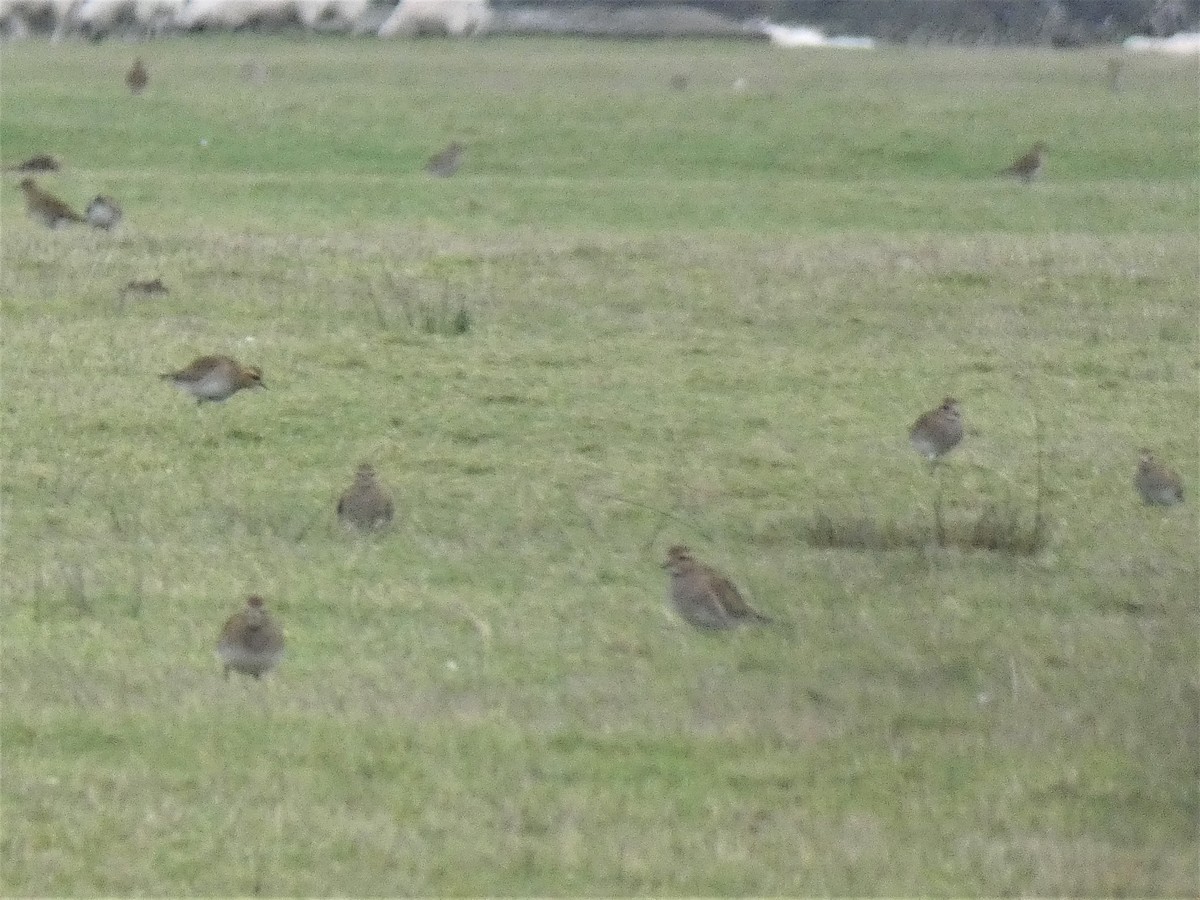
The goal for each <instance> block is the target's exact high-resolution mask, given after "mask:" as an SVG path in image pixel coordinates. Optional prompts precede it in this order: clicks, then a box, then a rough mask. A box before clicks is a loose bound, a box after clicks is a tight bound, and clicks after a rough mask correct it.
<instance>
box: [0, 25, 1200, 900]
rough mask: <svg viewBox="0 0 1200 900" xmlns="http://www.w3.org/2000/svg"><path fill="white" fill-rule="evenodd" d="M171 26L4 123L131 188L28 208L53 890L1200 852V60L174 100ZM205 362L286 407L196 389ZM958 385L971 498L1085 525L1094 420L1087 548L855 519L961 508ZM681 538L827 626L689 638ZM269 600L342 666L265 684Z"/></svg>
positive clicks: (26, 390) (487, 84) (27, 329)
mask: <svg viewBox="0 0 1200 900" xmlns="http://www.w3.org/2000/svg"><path fill="white" fill-rule="evenodd" d="M134 52H135V51H134V49H133V48H130V47H125V46H121V45H118V44H115V43H110V44H105V45H99V46H79V45H68V46H62V45H60V46H46V45H42V44H25V45H13V46H10V47H6V48H5V51H4V59H3V63H2V64H0V66H2V68H0V75H2V78H3V84H4V94H3V117H2V119H0V155H2V156H3V159H4V160H5V161H6V162H13V161H15V160H19V159H22V158H24V157H25V156H27V155H29V154H32V153H34V152H41V151H52V152H56V153H58V154H60V155H61V156H62V157H63V158H64V159H65V160H66V162H67V169H66V170H65V171H64V172H63V173H61V174H60V175H58V176H55V177H53V178H49V179H46V180H45V182H46V184H47V185H48V186H50V187H51V188H52V189H53V190H54V191H56V192H57V193H59V194H60V195H61V196H63V197H64V198H66V199H68V200H70V201H71V202H72V203H74V204H76V205H77V206H78V205H82V203H83V202H84V201H86V199H87V198H88V197H90V196H92V195H93V194H95V193H98V192H105V193H112V194H114V195H116V196H118V197H119V198H121V200H122V201H123V202H124V204H125V206H126V210H127V216H128V220H127V223H126V225H125V226H124V227H123V228H122V229H121V230H120V231H119V232H118V233H116V234H114V235H99V234H91V233H83V232H80V231H72V232H63V233H57V234H49V233H47V232H44V231H40V230H37V229H35V228H34V227H33V225H32V224H31V223H29V222H28V221H27V220H26V219H25V218H24V217H23V216H22V215H21V212H20V195H19V192H17V191H15V190H14V189H13V187H12V180H11V179H7V180H6V181H5V183H4V185H3V189H2V190H3V195H2V197H0V217H2V218H0V227H2V229H3V255H2V257H0V263H2V265H3V274H2V280H0V289H2V294H0V299H2V300H3V312H4V321H3V326H4V327H3V358H2V363H3V370H2V374H3V385H2V387H3V394H2V397H3V409H4V420H3V435H2V440H3V444H2V450H3V457H2V458H3V471H2V473H0V474H2V482H0V483H2V489H3V495H2V498H0V499H2V501H3V512H4V521H3V527H4V530H3V551H4V559H3V567H2V573H0V575H2V581H0V586H2V588H3V602H4V615H3V621H4V630H3V643H4V647H3V649H4V654H3V663H2V665H3V685H4V692H5V703H4V709H3V725H4V728H3V762H4V767H3V768H4V772H3V816H4V828H3V839H2V840H3V843H2V844H0V849H2V851H3V871H2V876H3V888H4V890H5V892H9V893H19V894H48V893H49V894H64V893H106V894H116V893H150V894H178V893H184V892H195V893H206V894H236V893H250V892H255V891H260V892H263V893H268V894H294V893H315V894H347V895H355V894H368V893H372V894H380V893H381V894H397V893H426V894H448V893H520V894H546V893H655V894H664V893H677V892H684V893H703V894H720V893H745V892H759V893H791V894H799V893H829V892H852V893H876V892H882V893H911V892H920V893H955V894H965V893H977V892H985V893H993V894H995V893H1007V892H1022V893H1073V894H1089V893H1137V894H1165V893H1195V892H1196V890H1197V875H1196V863H1195V857H1194V847H1195V844H1196V841H1197V833H1196V822H1197V816H1198V798H1197V789H1196V781H1197V775H1198V770H1197V755H1198V753H1200V748H1198V747H1197V743H1196V742H1197V709H1198V703H1200V699H1198V698H1200V679H1198V677H1197V672H1196V661H1197V650H1198V647H1197V639H1196V629H1197V598H1196V581H1197V577H1198V566H1197V558H1196V548H1197V544H1198V539H1200V535H1198V529H1197V518H1196V512H1195V510H1196V506H1195V501H1194V496H1195V492H1196V490H1197V489H1198V488H1200V478H1197V431H1198V416H1197V402H1196V384H1197V371H1198V369H1197V348H1198V342H1197V308H1196V287H1197V278H1198V273H1197V261H1196V255H1195V242H1196V237H1197V221H1196V208H1197V191H1196V180H1195V175H1196V146H1195V133H1194V122H1195V119H1196V101H1195V94H1194V89H1193V88H1194V64H1192V63H1187V64H1183V63H1178V62H1173V61H1163V60H1153V59H1143V58H1137V59H1134V60H1132V61H1131V64H1130V67H1129V71H1128V78H1127V80H1126V85H1127V86H1126V90H1125V91H1124V92H1123V93H1122V94H1119V95H1113V94H1110V93H1109V92H1108V91H1107V89H1106V86H1105V75H1104V70H1105V59H1104V57H1102V56H1094V55H1086V54H1060V55H1049V54H1042V53H1020V54H1003V55H1001V54H994V55H987V54H984V55H977V54H976V55H972V54H965V53H956V52H938V53H921V54H916V53H907V52H906V53H901V52H880V53H874V54H851V53H819V52H795V53H791V52H771V51H767V50H764V49H763V48H758V47H753V48H752V47H747V46H742V45H720V44H686V43H679V44H629V45H623V44H575V43H570V42H544V43H543V42H535V41H501V40H492V41H487V42H481V43H476V44H446V43H439V42H426V43H420V44H414V45H410V44H380V43H375V42H371V41H365V40H363V41H349V40H332V39H330V40H321V41H293V40H284V39H274V40H260V39H252V38H204V39H193V40H188V41H171V42H162V43H156V44H151V45H145V46H141V47H138V48H137V52H141V53H143V55H144V56H145V57H146V59H147V63H148V65H149V67H150V70H151V74H152V82H151V88H150V90H149V92H148V94H147V95H146V96H145V97H142V98H140V99H137V100H134V99H132V98H129V97H127V96H126V95H125V93H124V89H123V87H122V85H121V82H120V75H121V73H122V72H123V71H124V68H125V67H126V66H127V65H128V62H129V60H130V59H131V57H132V55H133V53H134ZM250 59H257V60H261V61H263V62H264V63H265V64H266V65H267V67H268V69H269V71H270V73H271V77H270V80H269V82H268V83H267V84H266V85H265V86H261V87H256V86H253V85H250V84H248V83H246V82H245V81H243V80H242V79H241V78H240V76H239V69H240V67H241V65H242V64H243V63H244V62H245V61H247V60H250ZM676 73H686V74H688V75H689V77H690V84H689V88H688V90H686V91H684V92H675V91H672V90H671V89H670V88H669V84H668V83H669V80H670V77H671V76H672V75H674V74H676ZM739 78H742V79H745V90H741V91H739V90H735V89H734V87H733V83H734V81H735V80H736V79H739ZM456 136H457V137H463V138H465V139H466V140H467V142H468V143H469V145H470V151H469V156H468V159H467V163H466V165H465V167H464V170H463V172H462V173H461V174H460V175H459V176H458V177H456V178H455V179H453V180H450V181H446V182H433V181H430V180H428V179H427V178H425V177H424V176H423V175H422V174H421V173H420V171H419V169H420V165H421V164H422V162H423V161H424V159H425V158H426V157H427V156H428V155H429V154H430V153H431V152H433V151H434V150H436V149H438V148H439V147H440V146H441V145H442V144H444V143H445V142H446V141H447V140H448V139H450V138H451V137H456ZM1037 138H1043V139H1045V140H1047V141H1048V142H1049V143H1050V145H1051V148H1052V151H1051V153H1052V155H1051V162H1050V168H1049V171H1048V174H1047V178H1046V179H1045V181H1044V182H1042V183H1040V184H1038V185H1035V186H1033V187H1032V188H1026V187H1024V186H1022V185H1016V184H1011V183H1008V182H1005V181H1003V180H1000V179H997V178H994V177H992V176H991V175H990V173H991V172H993V171H995V170H996V169H998V168H1000V167H1001V166H1003V165H1005V164H1006V163H1007V162H1008V161H1010V159H1011V158H1012V157H1013V156H1014V155H1015V154H1017V153H1018V152H1021V151H1023V150H1024V149H1025V147H1026V146H1027V145H1028V144H1029V143H1031V142H1032V141H1033V140H1034V139H1037ZM201 139H204V140H206V141H207V145H206V146H202V145H201V143H200V141H201ZM153 275H161V276H162V277H163V279H164V280H165V281H166V282H167V284H168V285H169V286H170V288H171V290H172V293H171V295H170V296H169V297H167V298H165V299H162V300H152V301H148V300H129V301H124V302H123V301H122V300H121V299H120V298H119V297H118V288H119V286H120V285H121V284H123V283H124V282H125V281H126V280H128V279H130V278H135V277H150V276H153ZM460 300H465V301H466V302H467V303H468V304H469V306H470V309H471V312H472V315H473V327H472V328H471V330H470V331H469V332H468V333H467V334H466V335H462V336H456V337H452V336H445V335H440V334H429V333H425V332H424V331H423V330H422V329H421V328H419V327H413V326H412V325H410V324H409V320H410V319H411V318H412V317H413V315H414V314H417V313H419V311H420V310H421V309H424V308H433V309H436V308H438V307H439V306H440V305H441V304H442V303H444V302H450V303H451V304H454V303H458V302H460ZM200 352H232V353H235V354H237V355H239V356H241V357H243V358H245V359H246V360H247V361H251V362H255V363H257V364H259V365H261V366H262V367H263V368H264V370H265V372H266V380H267V382H268V384H269V386H270V390H269V391H268V392H261V393H255V394H251V395H242V396H239V397H237V398H235V399H234V400H233V401H231V402H230V403H228V404H226V405H224V406H219V407H209V408H205V409H202V410H200V411H199V412H197V411H196V409H195V408H194V406H193V405H191V404H190V403H189V402H188V401H187V400H186V399H185V398H184V397H182V396H180V395H178V394H177V393H176V392H173V391H172V390H170V389H169V388H167V387H166V386H164V385H162V384H161V383H159V382H158V381H157V380H156V379H155V378H154V375H155V373H157V372H160V371H163V370H165V369H166V368H168V367H172V366H175V365H178V364H181V363H182V362H185V361H186V360H187V359H189V358H190V357H191V356H192V355H195V354H197V353H200ZM945 393H953V394H955V395H956V396H958V397H959V398H960V399H962V400H963V402H964V406H965V410H966V415H967V417H968V424H969V428H968V439H967V441H966V442H965V444H964V446H963V448H962V450H961V451H959V452H957V453H956V454H955V456H954V457H952V460H951V464H950V465H949V466H948V470H949V471H948V472H947V475H946V491H947V500H948V504H949V508H950V515H951V516H952V517H956V516H957V517H974V516H975V515H976V514H977V513H978V511H979V510H980V509H982V508H983V507H985V506H986V505H988V504H990V503H995V504H1003V503H1005V502H1007V501H1008V500H1009V499H1010V498H1011V499H1012V500H1014V501H1015V502H1018V503H1021V504H1022V505H1023V507H1024V508H1025V509H1028V504H1029V501H1030V495H1031V492H1032V491H1031V485H1030V479H1031V476H1032V470H1033V455H1034V448H1033V434H1034V416H1035V415H1039V416H1040V417H1041V418H1042V420H1043V421H1044V424H1045V429H1046V455H1047V466H1048V470H1049V475H1048V480H1049V495H1050V496H1049V501H1050V511H1051V515H1052V517H1053V521H1054V527H1053V534H1052V543H1051V547H1050V549H1049V550H1047V551H1046V552H1044V553H1042V554H1040V555H1039V556H1037V557H1036V558H1033V559H1028V560H1021V559H1018V560H1013V559H1006V558H997V557H994V556H991V555H987V554H982V553H953V552H933V551H918V550H912V551H907V552H904V551H901V552H894V553H887V554H877V553H865V552H848V551H822V550H816V549H813V548H811V547H810V546H808V545H807V544H806V543H805V542H804V539H803V537H804V533H805V528H806V525H807V524H808V523H809V522H810V520H811V519H812V517H813V515H814V514H815V513H816V512H817V511H819V510H824V511H826V512H828V513H830V514H832V515H834V516H840V515H846V514H850V515H854V516H858V515H866V516H872V517H876V518H877V519H879V520H881V521H896V522H908V523H923V522H926V521H928V518H929V509H930V500H931V490H930V481H929V475H928V473H927V472H926V471H925V470H924V469H923V468H922V467H921V466H920V465H919V463H918V461H917V460H916V459H915V458H914V457H913V455H912V453H911V451H910V450H909V449H908V447H907V446H906V441H905V429H906V428H907V426H908V425H909V423H910V422H911V421H912V419H913V418H914V417H915V416H916V414H917V413H918V412H920V411H921V410H922V409H924V408H926V407H928V406H929V405H930V404H931V403H933V402H936V400H938V399H939V398H940V397H941V396H942V395H944V394H945ZM1143 444H1147V445H1150V446H1152V447H1154V448H1156V449H1157V450H1159V451H1160V452H1161V454H1162V455H1163V456H1164V457H1166V458H1168V459H1171V460H1172V461H1173V462H1174V463H1175V464H1176V465H1178V466H1179V467H1180V468H1181V469H1183V470H1184V473H1185V478H1186V480H1187V484H1188V489H1189V492H1190V494H1191V498H1190V499H1191V502H1190V505H1188V506H1187V507H1184V508H1183V509H1176V510H1172V511H1169V512H1165V513H1164V512H1159V511H1155V510H1148V509H1145V508H1143V507H1142V506H1140V505H1139V504H1138V503H1137V502H1135V499H1134V497H1133V495H1132V491H1131V488H1130V480H1131V475H1132V467H1133V464H1134V459H1135V450H1136V448H1137V447H1139V446H1141V445H1143ZM366 457H369V458H371V459H373V460H374V461H375V462H376V464H377V466H378V467H379V468H380V470H381V472H382V473H383V474H384V477H385V479H386V480H387V481H388V482H389V483H390V484H391V485H392V486H393V488H394V490H395V493H396V495H397V498H398V499H399V501H400V502H399V506H400V508H401V514H400V517H399V523H398V527H397V528H396V530H395V531H394V533H392V534H390V535H387V536H385V537H382V538H379V539H375V540H356V539H354V538H351V537H348V536H346V535H343V534H341V533H340V532H339V531H338V530H337V529H336V528H335V527H334V525H333V523H332V522H331V518H332V515H331V513H332V507H331V504H332V498H333V497H335V496H336V494H337V492H338V491H339V490H340V489H341V488H342V487H343V486H344V485H345V484H346V483H347V481H348V478H349V474H350V472H351V471H352V469H353V467H354V465H355V464H356V463H357V461H358V460H359V459H360V458H366ZM676 540H685V541H687V542H689V543H691V544H693V545H694V546H695V547H696V548H697V549H698V550H700V551H701V552H702V553H703V554H704V555H706V556H707V557H708V558H710V559H711V560H713V561H714V562H717V563H718V564H720V565H722V566H724V567H726V568H728V569H729V570H730V571H731V572H732V573H733V574H734V575H735V576H736V578H737V579H738V580H739V581H740V582H742V583H743V584H744V585H746V586H747V587H748V588H749V590H750V592H751V594H752V595H753V596H754V598H755V601H756V603H757V604H758V605H759V606H761V607H762V608H764V609H766V610H768V611H770V612H772V613H774V614H776V615H778V616H780V617H782V618H784V619H786V620H788V621H790V622H791V623H793V625H794V626H795V632H794V634H792V635H788V634H784V633H763V632H759V633H744V634H735V635H727V636H716V637H714V636H707V635H699V634H695V633H692V632H690V631H688V630H685V629H683V628H682V627H680V626H678V625H676V624H675V623H674V620H673V619H671V618H670V617H668V616H667V615H665V613H664V611H663V607H662V603H661V599H660V598H661V595H662V591H663V577H662V574H661V572H660V571H659V569H658V568H657V563H658V561H659V560H660V558H661V554H662V551H663V549H664V547H665V545H666V544H668V543H671V542H673V541H676ZM252 590H253V591H259V592H262V593H263V594H264V595H266V596H267V597H268V600H269V601H270V602H271V604H272V605H273V606H274V607H275V608H276V609H277V610H278V611H279V613H280V615H281V616H282V618H283V619H284V621H285V623H286V625H287V629H288V636H289V641H290V644H289V657H288V659H287V660H286V661H285V663H284V665H283V667H282V668H281V670H280V671H279V672H278V673H277V677H274V678H272V679H271V680H270V682H269V683H267V684H264V685H258V684H246V683H241V682H232V683H228V684H227V683H223V682H222V681H221V680H220V678H219V677H218V676H217V675H216V664H215V661H214V660H213V658H212V655H211V654H212V650H211V648H212V644H213V641H214V639H215V633H216V630H217V628H218V627H219V625H220V622H221V621H222V619H223V618H224V617H225V616H226V615H228V613H229V612H231V611H232V610H233V609H234V608H236V606H237V605H238V603H239V602H240V600H241V598H242V597H243V596H244V595H245V594H246V593H247V592H249V591H252Z"/></svg>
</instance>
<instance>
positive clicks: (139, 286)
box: [121, 278, 170, 297]
mask: <svg viewBox="0 0 1200 900" xmlns="http://www.w3.org/2000/svg"><path fill="white" fill-rule="evenodd" d="M121 293H122V294H141V295H142V296H143V297H165V296H166V295H167V294H168V293H170V291H168V290H167V286H166V285H165V284H163V280H162V279H161V278H152V279H148V280H145V281H139V280H137V279H134V280H133V281H130V282H129V283H128V284H126V285H125V287H123V288H121Z"/></svg>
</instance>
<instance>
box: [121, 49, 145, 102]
mask: <svg viewBox="0 0 1200 900" xmlns="http://www.w3.org/2000/svg"><path fill="white" fill-rule="evenodd" d="M149 83H150V73H149V72H147V71H146V66H145V65H144V64H143V63H142V60H141V58H140V57H139V58H138V59H135V60H134V61H133V65H132V66H130V67H129V71H128V72H126V73H125V86H126V87H127V88H129V90H130V91H131V92H132V93H133V94H134V96H137V95H138V94H140V93H141V92H142V91H144V90H145V89H146V85H148V84H149Z"/></svg>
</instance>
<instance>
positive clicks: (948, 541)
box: [804, 419, 1049, 556]
mask: <svg viewBox="0 0 1200 900" xmlns="http://www.w3.org/2000/svg"><path fill="white" fill-rule="evenodd" d="M1035 444H1036V460H1037V465H1036V468H1035V474H1034V496H1033V510H1032V513H1031V514H1029V515H1025V514H1023V512H1022V510H1021V509H1020V507H1019V506H1018V505H1017V504H1015V503H1013V502H1011V501H1009V502H1007V503H1005V504H1003V505H996V504H990V503H989V504H987V505H985V506H984V507H983V508H982V509H981V510H980V511H978V512H977V513H974V514H973V515H971V514H968V515H964V516H958V517H955V518H952V519H949V520H948V519H947V515H946V511H945V508H944V507H945V503H944V494H945V491H944V488H943V477H942V471H941V470H940V469H938V470H937V471H935V475H936V487H935V488H934V498H933V522H932V523H930V525H923V524H920V523H915V522H887V521H879V520H876V519H873V518H871V517H870V516H858V517H852V516H844V515H839V516H831V515H829V514H828V513H826V512H824V511H818V512H817V513H816V514H814V516H813V518H812V521H811V522H810V523H809V524H808V526H807V527H806V529H805V535H804V537H805V540H806V541H807V542H808V543H809V544H811V545H812V546H814V547H821V548H827V549H845V550H911V549H919V548H922V547H928V546H930V545H934V546H937V547H957V548H959V549H962V550H990V551H992V552H994V553H1002V554H1006V555H1009V556H1032V555H1033V554H1035V553H1037V552H1039V551H1040V550H1044V549H1045V548H1046V545H1047V543H1048V539H1049V535H1048V532H1049V528H1048V526H1047V521H1046V515H1045V502H1044V497H1045V478H1044V472H1043V466H1042V456H1043V454H1042V444H1043V441H1042V425H1041V420H1040V419H1038V420H1037V421H1036V422H1035Z"/></svg>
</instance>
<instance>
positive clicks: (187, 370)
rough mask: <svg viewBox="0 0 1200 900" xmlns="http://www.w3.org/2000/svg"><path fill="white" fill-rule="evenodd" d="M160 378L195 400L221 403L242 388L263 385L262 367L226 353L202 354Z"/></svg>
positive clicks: (264, 386) (261, 386)
mask: <svg viewBox="0 0 1200 900" xmlns="http://www.w3.org/2000/svg"><path fill="white" fill-rule="evenodd" d="M159 377H160V378H165V379H168V380H170V381H171V382H173V383H174V384H175V386H176V387H178V388H180V389H181V390H184V391H187V392H188V393H189V394H191V395H192V396H193V397H195V398H196V402H197V403H203V402H204V401H205V400H209V401H212V402H213V403H220V402H221V401H222V400H228V399H229V398H230V397H232V396H233V395H234V394H236V393H237V392H238V391H240V390H242V389H243V388H266V385H265V384H263V380H262V369H260V368H258V367H257V366H243V365H242V364H241V363H239V362H238V361H237V360H236V359H233V358H232V357H229V356H201V357H199V358H198V359H195V360H193V361H192V362H191V363H190V364H188V365H186V366H184V367H183V368H182V369H180V370H179V371H177V372H164V373H163V374H162V375H160V376H159Z"/></svg>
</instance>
